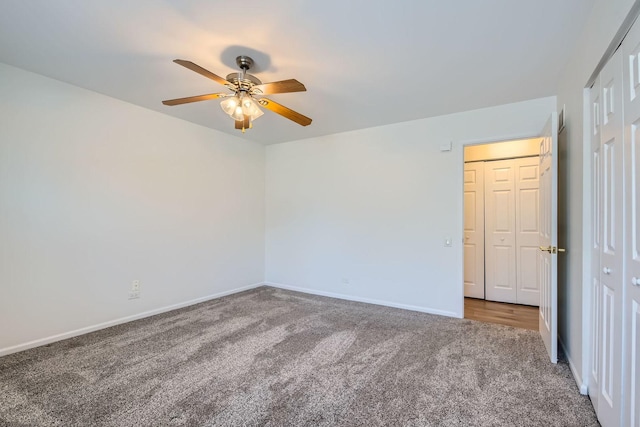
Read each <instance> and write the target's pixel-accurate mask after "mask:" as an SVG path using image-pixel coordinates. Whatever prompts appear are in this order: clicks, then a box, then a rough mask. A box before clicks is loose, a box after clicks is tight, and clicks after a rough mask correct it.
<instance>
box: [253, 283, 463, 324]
mask: <svg viewBox="0 0 640 427" xmlns="http://www.w3.org/2000/svg"><path fill="white" fill-rule="evenodd" d="M263 285H264V286H271V287H274V288H280V289H286V290H289V291H296V292H302V293H305V294H311V295H320V296H323V297H331V298H337V299H342V300H347V301H356V302H364V303H367V304H375V305H382V306H385V307H393V308H401V309H403V310H411V311H419V312H421V313H429V314H437V315H439V316H447V317H456V318H460V316H459V315H458V314H457V313H455V312H453V311H446V310H438V309H434V308H429V307H420V306H417V305H408V304H399V303H395V302H390V301H382V300H376V299H371V298H362V297H356V296H352V295H345V294H337V293H334V292H325V291H318V290H315V289H309V288H300V287H297V286H291V285H284V284H282V283H274V282H264V283H263Z"/></svg>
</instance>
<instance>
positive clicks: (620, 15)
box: [558, 0, 634, 392]
mask: <svg viewBox="0 0 640 427" xmlns="http://www.w3.org/2000/svg"><path fill="white" fill-rule="evenodd" d="M633 3H634V1H633V0H596V2H595V5H594V9H593V11H592V12H591V16H590V18H589V21H588V24H587V26H586V27H585V30H584V32H583V34H582V35H581V37H580V40H579V42H578V45H577V46H576V48H575V49H574V53H573V55H572V56H571V57H570V58H569V59H568V63H567V66H566V68H565V71H564V73H563V77H562V79H561V81H560V84H559V87H558V110H560V109H561V108H562V106H563V105H566V111H565V123H566V125H565V126H566V127H565V133H564V134H563V135H561V138H560V141H561V144H562V145H563V146H564V147H563V148H562V150H563V151H564V153H563V157H564V158H566V159H567V163H566V165H565V167H566V170H565V177H566V189H567V192H566V194H567V198H568V200H567V201H566V210H565V212H564V214H565V218H564V219H561V222H563V223H564V224H566V229H565V230H564V234H565V236H564V237H565V241H564V242H563V241H560V242H559V243H560V245H564V246H566V248H567V253H566V258H565V257H560V258H559V261H560V262H564V263H565V264H564V265H561V266H560V268H561V269H563V270H564V275H565V277H564V278H563V279H564V280H562V281H560V282H559V286H560V288H559V305H560V306H559V312H560V321H559V334H560V339H561V342H562V344H563V346H564V347H565V348H566V351H567V353H568V356H569V358H570V360H571V363H572V365H573V366H572V368H573V369H574V375H576V376H578V378H577V380H578V382H582V383H583V384H582V385H583V390H582V391H583V392H584V391H585V389H584V381H586V380H587V379H588V363H587V361H586V359H587V356H588V348H587V344H588V342H587V339H586V338H587V335H586V333H588V329H585V330H584V331H583V324H584V325H585V326H586V327H587V328H588V325H589V319H588V311H587V309H588V307H589V303H590V301H589V293H588V292H584V295H583V288H585V287H587V286H588V283H589V280H590V278H589V277H588V275H589V274H588V273H589V271H590V262H591V259H590V251H591V249H590V247H589V245H590V242H589V238H588V236H589V232H590V230H589V228H590V224H591V223H590V221H591V216H590V213H589V206H590V203H591V200H590V195H591V181H590V166H589V162H590V155H586V156H585V155H584V152H585V150H586V153H589V142H588V141H585V140H584V139H583V130H584V125H585V121H584V120H583V89H584V87H585V85H586V83H587V81H588V79H589V77H590V76H591V74H592V73H593V71H594V70H595V68H596V66H597V64H598V62H599V61H600V59H601V58H602V56H603V54H604V52H605V50H606V49H607V47H608V45H609V43H610V42H611V41H612V39H613V37H614V35H615V34H616V32H617V31H618V29H619V28H620V25H621V24H622V22H623V20H624V18H625V17H626V16H627V14H628V12H629V10H630V9H631V6H632V5H633ZM580 376H581V377H582V378H579V377H580Z"/></svg>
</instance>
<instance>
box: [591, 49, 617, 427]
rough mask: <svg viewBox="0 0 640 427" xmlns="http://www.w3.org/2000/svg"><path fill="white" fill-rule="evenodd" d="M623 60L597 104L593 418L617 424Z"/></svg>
mask: <svg viewBox="0 0 640 427" xmlns="http://www.w3.org/2000/svg"><path fill="white" fill-rule="evenodd" d="M622 94H623V92H622V58H621V52H620V51H618V52H617V53H616V54H615V55H614V56H613V57H612V58H611V59H610V60H609V62H608V63H607V65H606V66H605V67H604V68H603V70H602V72H601V73H600V97H601V99H602V120H601V123H602V129H601V132H602V137H601V141H602V147H601V150H602V151H601V152H602V169H601V171H602V207H603V211H602V244H601V250H600V263H601V267H602V270H601V271H602V274H601V275H600V284H601V287H602V291H601V292H602V293H601V298H602V307H601V313H602V325H601V334H602V335H601V348H600V351H601V361H602V363H601V369H602V372H601V376H600V396H599V399H598V409H597V412H598V418H599V419H600V422H601V423H602V424H603V425H605V426H618V425H620V421H621V415H622V405H621V404H622V402H621V399H622V396H621V394H622V384H621V383H622V310H623V299H622V298H623V295H622V293H623V291H622V283H623V271H622V268H623V248H624V244H623V242H624V240H623V238H624V230H623V228H624V216H623V212H624V210H623V194H624V193H623V179H624V172H623V168H624V165H623V163H624V157H623V149H624V147H623V114H622V107H623V100H622Z"/></svg>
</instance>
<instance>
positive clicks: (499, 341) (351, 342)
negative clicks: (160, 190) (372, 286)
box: [0, 287, 598, 427]
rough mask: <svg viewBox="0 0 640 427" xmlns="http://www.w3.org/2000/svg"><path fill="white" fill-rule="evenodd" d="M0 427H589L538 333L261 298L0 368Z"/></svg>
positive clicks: (567, 377) (251, 294) (588, 413)
mask: <svg viewBox="0 0 640 427" xmlns="http://www.w3.org/2000/svg"><path fill="white" fill-rule="evenodd" d="M0 425H8V426H23V425H28V426H119V427H120V426H182V425H188V426H262V425H266V426H316V425H322V426H334V425H336V426H360V425H362V426H365V425H366V426H596V425H598V423H597V421H596V418H595V414H594V412H593V409H592V407H591V404H590V403H589V400H588V398H586V397H584V396H581V395H580V394H579V393H578V389H577V387H576V385H575V382H574V380H573V378H572V376H571V373H570V371H569V367H568V365H567V364H566V362H564V361H561V362H560V363H558V365H555V366H554V365H552V364H550V363H549V361H548V358H547V354H546V351H545V349H544V345H543V343H542V341H541V339H540V337H539V335H538V334H537V333H536V332H531V331H527V330H523V329H515V328H511V327H506V326H499V325H491V324H485V323H479V322H475V321H471V320H461V319H452V318H446V317H440V316H434V315H428V314H422V313H416V312H411V311H404V310H398V309H392V308H386V307H380V306H374V305H367V304H360V303H353V302H347V301H341V300H335V299H331V298H323V297H316V296H310V295H306V294H300V293H296V292H288V291H283V290H278V289H273V288H268V287H262V288H258V289H255V290H251V291H247V292H243V293H240V294H236V295H232V296H229V297H225V298H221V299H217V300H213V301H209V302H206V303H202V304H199V305H195V306H191V307H187V308H184V309H181V310H177V311H173V312H170V313H165V314H162V315H158V316H154V317H151V318H147V319H143V320H139V321H135V322H131V323H128V324H125V325H120V326H116V327H113V328H109V329H105V330H102V331H98V332H94V333H91V334H88V335H84V336H81V337H77V338H72V339H69V340H66V341H61V342H58V343H54V344H50V345H48V346H44V347H40V348H36V349H32V350H28V351H25V352H22V353H17V354H13V355H10V356H6V357H3V358H0Z"/></svg>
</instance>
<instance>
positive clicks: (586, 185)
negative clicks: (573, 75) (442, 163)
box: [563, 88, 593, 393]
mask: <svg viewBox="0 0 640 427" xmlns="http://www.w3.org/2000/svg"><path fill="white" fill-rule="evenodd" d="M591 125H592V123H591V89H589V88H584V89H583V90H582V140H583V145H582V291H581V293H582V295H581V296H582V319H581V321H582V336H581V341H582V343H581V344H582V347H581V349H580V351H581V352H582V357H581V359H582V376H583V378H585V379H586V382H585V383H584V384H585V390H586V388H587V387H588V385H589V382H590V381H591V375H590V372H589V367H590V366H591V356H592V354H593V352H592V351H591V333H592V331H591V314H592V313H591V303H592V301H591V286H592V272H591V263H592V262H593V259H592V256H591V255H592V253H591V250H592V235H591V229H592V226H593V218H592V216H591V204H592V199H591V198H592V197H593V194H592V187H591V184H592V182H593V170H592V167H591V166H592V165H591V162H592V160H593V159H592V155H593V154H592V152H591ZM566 244H569V242H567V243H566ZM567 333H570V332H567ZM563 350H564V349H563ZM564 353H565V354H566V355H567V357H569V353H567V352H566V351H565V352H564ZM580 393H582V388H581V389H580Z"/></svg>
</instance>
